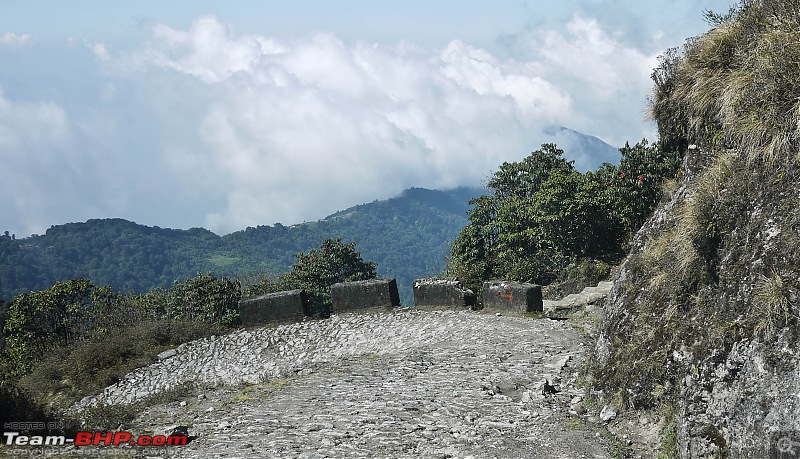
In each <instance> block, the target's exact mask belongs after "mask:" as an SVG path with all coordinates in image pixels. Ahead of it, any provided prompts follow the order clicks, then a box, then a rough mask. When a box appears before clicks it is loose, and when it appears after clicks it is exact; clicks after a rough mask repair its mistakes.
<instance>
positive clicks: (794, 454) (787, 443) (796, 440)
mask: <svg viewBox="0 0 800 459" xmlns="http://www.w3.org/2000/svg"><path fill="white" fill-rule="evenodd" d="M769 457H770V459H800V432H776V433H774V434H772V439H771V441H770V448H769Z"/></svg>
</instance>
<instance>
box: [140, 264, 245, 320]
mask: <svg viewBox="0 0 800 459" xmlns="http://www.w3.org/2000/svg"><path fill="white" fill-rule="evenodd" d="M241 297H242V293H241V285H240V283H239V281H237V280H232V279H229V278H227V277H222V278H217V277H215V276H213V275H212V274H209V273H207V274H198V275H197V276H196V277H192V278H190V279H186V280H185V281H184V282H180V283H176V284H175V285H173V286H172V287H171V288H170V289H169V292H168V293H167V299H166V309H167V311H166V312H167V316H168V317H170V318H176V319H185V320H194V321H199V322H205V323H209V324H220V325H224V326H227V327H230V326H234V325H237V324H238V323H239V300H240V299H241ZM140 300H141V301H143V302H146V303H147V302H150V303H151V304H154V305H156V306H157V305H159V304H160V297H159V296H158V294H157V293H156V294H151V295H149V296H142V297H141V298H140Z"/></svg>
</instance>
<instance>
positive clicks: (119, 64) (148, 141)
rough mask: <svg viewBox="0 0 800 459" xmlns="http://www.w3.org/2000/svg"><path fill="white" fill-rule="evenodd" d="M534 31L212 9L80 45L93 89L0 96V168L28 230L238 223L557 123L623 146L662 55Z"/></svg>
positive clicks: (303, 216)
mask: <svg viewBox="0 0 800 459" xmlns="http://www.w3.org/2000/svg"><path fill="white" fill-rule="evenodd" d="M7 36H8V37H9V38H8V41H13V42H15V43H16V42H20V41H21V38H20V37H17V36H15V35H12V36H9V35H7ZM2 40H6V39H5V38H2ZM27 40H30V39H29V38H28V39H26V41H27ZM526 40H527V41H526V43H525V46H526V47H527V49H528V51H527V54H526V56H525V58H517V59H512V58H500V57H497V56H496V55H493V54H492V53H490V52H489V51H487V50H485V49H481V48H479V47H475V46H471V45H470V44H468V43H465V42H463V41H459V40H454V41H452V42H450V43H449V44H448V45H447V46H445V47H443V48H441V49H426V48H421V47H419V46H416V45H415V44H413V43H410V42H400V43H397V44H394V45H385V44H373V43H369V42H355V43H345V42H344V41H342V40H341V39H339V38H338V37H337V36H335V35H332V34H326V33H313V34H308V35H306V36H303V37H299V38H295V39H292V40H277V39H274V38H270V37H267V36H260V35H248V34H237V33H236V32H235V31H234V30H233V29H232V27H231V26H229V25H228V24H226V23H225V22H223V21H222V20H220V19H218V18H217V17H215V16H203V17H200V18H197V19H196V20H195V21H193V22H192V24H191V25H190V26H189V27H188V28H187V29H185V30H181V29H175V28H171V27H168V26H166V25H161V24H157V25H153V26H150V27H149V29H148V30H147V33H146V34H145V37H144V39H143V41H142V42H140V43H137V44H136V45H135V46H134V47H132V48H127V49H114V48H113V46H112V45H110V44H107V43H100V42H97V43H90V44H86V45H85V46H83V47H76V51H75V52H83V53H91V55H92V56H93V57H94V59H93V60H92V62H93V64H92V65H93V67H92V72H93V76H92V79H91V85H92V87H91V88H90V89H88V90H87V91H89V92H90V93H91V97H89V100H88V103H87V100H86V99H85V98H84V99H82V100H81V101H80V103H78V102H77V101H74V100H72V99H70V98H63V99H60V98H58V97H54V98H52V99H46V98H43V97H39V98H38V99H37V100H22V101H17V100H11V99H9V98H3V96H2V95H0V132H1V133H2V135H0V158H2V159H3V161H4V162H5V163H6V164H10V165H11V166H10V167H8V168H4V169H2V171H0V179H2V180H3V181H4V183H7V184H10V186H11V187H14V188H15V189H16V190H19V191H18V193H17V194H15V195H14V196H13V198H12V199H11V200H10V202H8V201H9V200H7V202H5V203H3V204H2V208H0V210H2V211H3V213H4V214H5V215H10V216H11V218H9V220H15V222H14V224H16V225H18V227H19V228H20V229H19V231H25V230H37V227H38V231H41V225H42V223H43V222H44V221H46V219H47V218H50V221H49V223H62V222H63V221H68V220H80V219H85V218H90V217H109V216H122V217H125V218H131V219H134V220H136V221H139V222H141V223H147V224H159V225H161V226H177V227H184V228H186V227H190V226H200V225H202V226H205V227H207V228H209V229H211V230H212V231H215V232H218V233H227V232H230V231H235V230H239V229H243V228H244V227H246V226H254V225H259V224H272V223H275V222H282V223H285V224H293V223H297V222H301V221H305V220H317V219H319V218H322V217H324V216H325V215H327V214H329V213H332V212H334V211H336V210H339V209H342V208H345V207H348V206H351V205H354V204H357V203H360V202H364V201H369V200H372V199H376V198H387V197H390V196H393V195H396V194H397V193H399V192H400V191H401V190H403V189H405V188H408V187H411V186H424V187H435V188H446V187H454V186H459V185H478V184H480V183H481V181H482V180H483V179H484V178H485V177H487V176H488V174H489V173H490V172H491V171H492V170H494V169H496V168H497V166H498V165H499V164H501V163H502V162H503V161H513V160H518V159H520V158H522V157H524V156H526V155H527V153H528V152H530V151H531V150H533V149H536V148H537V147H538V143H540V142H542V141H546V138H543V136H542V131H543V130H544V129H545V128H547V127H549V126H553V125H565V126H568V127H570V128H572V129H576V130H579V131H582V132H586V133H589V134H593V135H596V136H598V137H600V138H602V139H604V140H606V141H608V142H609V143H612V144H614V145H618V144H621V143H622V142H624V141H625V140H633V141H636V140H639V139H640V138H641V137H642V136H644V135H647V134H649V133H650V130H651V129H652V127H648V126H647V125H646V124H645V123H643V122H642V116H641V112H642V110H643V108H644V96H645V95H646V93H647V91H648V89H649V87H650V81H649V74H650V72H651V69H652V68H653V66H654V64H655V60H656V55H655V54H653V55H651V54H648V53H646V52H644V51H642V50H639V49H637V48H636V47H634V46H631V45H626V44H625V43H623V42H622V41H621V40H620V39H619V38H618V37H616V36H615V35H613V34H610V33H609V32H608V31H606V30H604V29H603V27H602V26H601V25H600V24H599V23H598V22H597V21H595V20H592V19H590V18H584V17H581V16H574V17H573V18H572V20H571V21H570V22H569V24H568V26H567V28H566V29H565V30H563V31H555V30H545V31H541V32H537V33H536V34H533V35H531V36H529V37H527V39H526ZM78 48H80V49H79V50H78ZM32 49H35V46H34V47H33V48H32ZM40 132H44V133H46V135H43V136H42V135H35V134H34V133H40ZM76 177H82V178H81V179H79V178H76ZM50 178H52V180H51V179H50ZM59 206H60V208H71V209H77V210H75V211H74V212H73V213H72V214H71V215H73V217H63V216H62V213H60V211H58V210H57V208H58V207H59ZM53 218H56V220H55V221H53ZM58 218H61V220H58ZM65 218H66V219H65ZM159 222H160V223H159ZM0 229H1V228H0ZM31 232H34V231H31Z"/></svg>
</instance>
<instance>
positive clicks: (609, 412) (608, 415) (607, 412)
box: [600, 405, 617, 422]
mask: <svg viewBox="0 0 800 459" xmlns="http://www.w3.org/2000/svg"><path fill="white" fill-rule="evenodd" d="M616 417H617V412H616V411H614V408H612V407H611V406H609V405H606V406H604V407H603V409H602V410H600V420H601V421H603V422H608V421H611V420H612V419H614V418H616Z"/></svg>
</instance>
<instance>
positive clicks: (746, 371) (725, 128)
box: [594, 0, 800, 457]
mask: <svg viewBox="0 0 800 459" xmlns="http://www.w3.org/2000/svg"><path fill="white" fill-rule="evenodd" d="M707 17H708V18H709V19H710V20H711V21H710V22H711V23H712V25H713V28H712V29H711V30H710V31H709V32H707V33H706V34H704V35H702V36H700V37H696V38H694V39H692V40H689V41H687V45H686V46H685V47H684V48H683V49H682V50H671V51H669V52H667V53H665V54H664V56H662V58H661V61H660V65H659V67H658V68H657V69H656V70H655V72H654V74H653V79H654V82H655V88H654V91H653V97H652V100H651V106H650V110H651V114H652V116H653V118H654V120H655V121H656V122H657V124H658V128H659V136H660V142H661V144H662V145H664V146H665V147H666V148H683V149H685V151H686V155H685V158H686V159H685V164H684V170H683V176H682V177H681V179H680V180H679V183H677V184H676V186H675V187H674V188H675V191H674V192H673V193H671V196H670V199H669V200H668V202H666V203H664V205H663V206H662V208H661V209H660V210H658V211H657V212H656V213H655V215H653V217H652V218H651V219H650V221H649V222H647V224H646V225H645V226H644V227H643V228H642V229H641V231H640V232H639V233H638V234H637V235H636V238H635V241H634V243H633V246H632V249H631V252H630V254H629V256H628V258H627V260H626V261H625V264H624V265H623V267H622V269H621V270H620V273H619V276H618V277H617V279H616V282H615V286H614V288H613V290H612V292H611V295H610V296H609V299H608V302H607V304H606V307H605V316H604V319H603V320H602V325H601V329H602V332H601V336H600V338H599V340H598V343H597V346H596V349H595V358H596V361H595V366H594V376H595V378H596V381H595V382H596V384H597V385H598V386H600V387H602V388H603V389H605V390H606V392H607V393H610V394H615V397H616V401H617V403H618V404H619V405H624V407H625V408H627V409H628V410H629V411H632V412H644V411H649V412H651V413H652V412H657V413H659V414H660V416H661V418H662V421H663V422H662V424H661V431H662V433H663V435H664V442H663V444H662V452H664V453H666V455H667V456H676V455H677V456H681V457H767V456H769V454H770V451H771V450H772V452H773V453H775V454H777V455H773V457H797V455H798V454H800V446H796V445H795V443H794V442H795V441H796V440H797V439H798V434H797V432H798V431H800V425H799V424H800V421H798V419H800V417H799V416H798V415H800V407H798V400H797V399H798V396H800V391H798V389H800V387H798V386H799V385H800V381H799V380H800V348H798V345H797V341H798V339H797V338H798V308H800V298H798V292H800V216H799V215H800V189H798V186H797V183H798V179H800V153H798V152H800V102H799V101H800V98H798V95H800V77H798V75H800V12H798V11H797V5H796V2H794V1H789V0H759V1H752V2H751V1H743V2H741V3H740V5H738V6H737V7H735V8H734V9H732V10H731V12H730V14H725V15H714V14H709V15H708V16H707ZM691 144H697V145H699V146H700V148H698V147H693V148H692V147H690V148H689V149H688V150H686V146H689V145H691ZM780 454H784V455H783V456H781V455H780ZM785 454H791V455H790V456H786V455H785Z"/></svg>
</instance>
